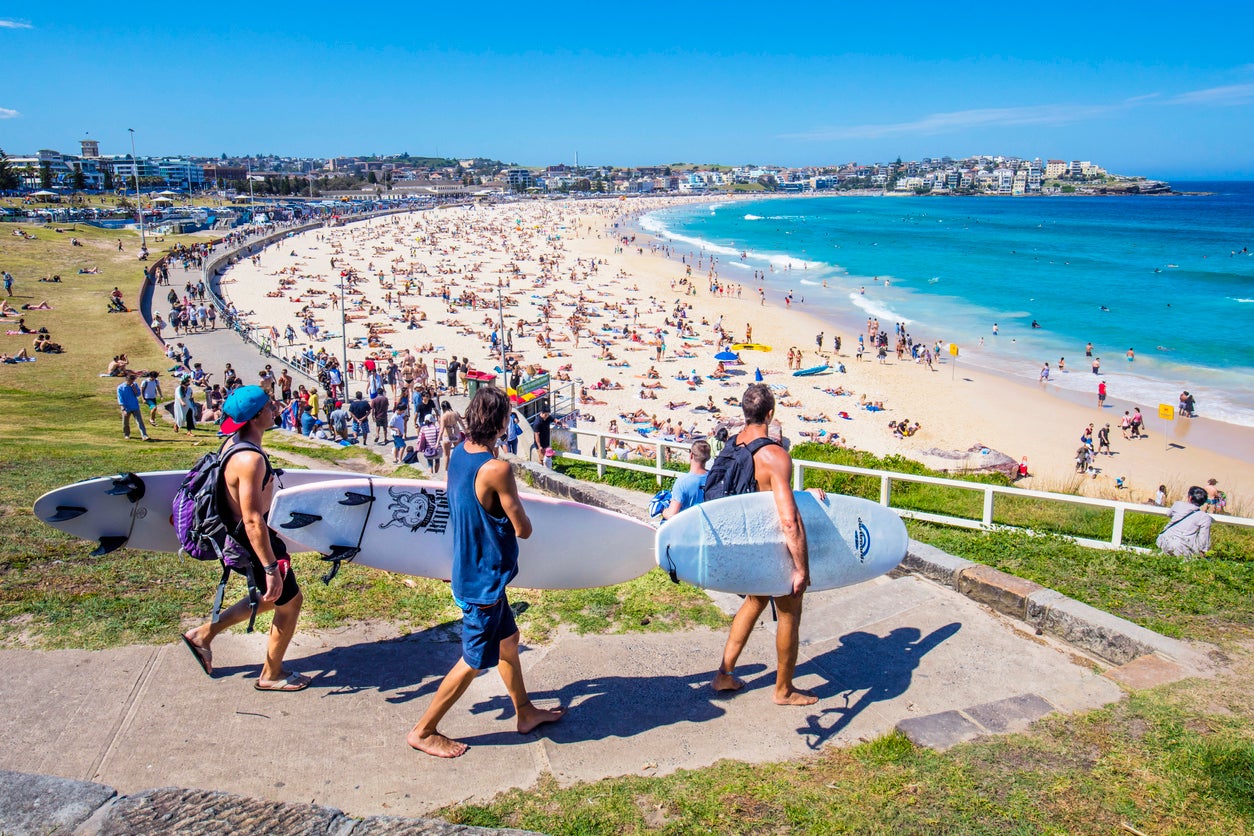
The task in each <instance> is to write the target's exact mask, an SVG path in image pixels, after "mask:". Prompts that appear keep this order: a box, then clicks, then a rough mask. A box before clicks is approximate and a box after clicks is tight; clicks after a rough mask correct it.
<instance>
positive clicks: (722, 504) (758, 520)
mask: <svg viewBox="0 0 1254 836" xmlns="http://www.w3.org/2000/svg"><path fill="white" fill-rule="evenodd" d="M794 496H795V497H796V499H797V509H798V510H799V511H800V512H801V520H802V523H803V525H804V526H805V531H806V544H807V547H808V550H809V555H810V589H813V590H815V591H818V590H821V589H835V588H836V587H841V586H852V585H853V584H857V583H862V582H863V581H868V580H870V579H871V578H874V577H877V576H879V575H883V574H884V573H885V572H889V571H891V570H892V569H893V568H894V567H896V566H897V564H899V563H900V562H901V561H902V559H903V558H904V557H905V556H906V546H907V543H908V538H907V536H906V526H905V524H904V523H902V521H901V519H900V518H899V517H898V516H897V515H896V514H894V513H893V512H892V511H890V510H888V509H887V508H884V507H882V506H880V505H877V504H875V503H874V502H869V501H867V500H865V499H858V498H856V497H849V496H839V495H835V494H828V495H827V498H826V499H825V500H820V499H819V498H818V497H817V496H816V495H815V494H813V493H810V492H808V491H795V492H794ZM657 561H658V565H659V566H661V567H662V568H663V569H664V570H666V571H667V572H670V573H671V577H672V578H675V579H678V580H683V581H687V582H688V583H690V584H693V585H694V586H699V587H702V588H704V589H713V590H717V591H720V592H733V593H736V594H738V595H787V594H788V593H789V592H791V578H792V558H791V557H790V556H789V554H788V549H787V547H786V546H785V545H784V534H783V530H782V529H781V528H780V525H779V516H778V514H777V512H776V510H775V498H774V495H772V494H770V493H751V494H742V495H740V496H729V497H724V498H723V499H715V500H712V501H710V502H704V503H702V504H700V505H694V506H693V507H691V508H688V509H686V510H684V511H682V512H680V513H679V514H677V515H675V516H674V517H672V518H671V519H670V520H668V521H667V522H666V523H664V524H663V525H662V527H661V528H659V529H658V531H657Z"/></svg>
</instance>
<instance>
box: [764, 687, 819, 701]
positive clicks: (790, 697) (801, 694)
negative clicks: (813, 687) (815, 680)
mask: <svg viewBox="0 0 1254 836" xmlns="http://www.w3.org/2000/svg"><path fill="white" fill-rule="evenodd" d="M774 700H775V704H776V705H814V704H815V703H816V702H818V701H819V698H818V697H817V696H815V694H814V692H813V691H802V690H801V689H800V688H789V689H788V693H787V694H786V695H785V696H784V697H782V698H781V697H780V696H779V695H776V696H775V697H774Z"/></svg>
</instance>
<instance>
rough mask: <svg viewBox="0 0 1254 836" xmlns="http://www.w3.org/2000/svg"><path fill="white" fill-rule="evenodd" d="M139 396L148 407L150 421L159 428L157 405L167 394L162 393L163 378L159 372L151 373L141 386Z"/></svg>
mask: <svg viewBox="0 0 1254 836" xmlns="http://www.w3.org/2000/svg"><path fill="white" fill-rule="evenodd" d="M139 395H140V397H142V398H143V399H144V405H145V406H147V407H148V420H149V421H150V422H151V423H152V425H153V426H154V427H155V426H157V405H158V404H159V403H161V399H162V398H164V397H165V394H164V393H163V392H162V391H161V376H160V375H159V374H158V373H157V372H149V373H148V374H147V376H146V377H145V378H144V382H143V383H141V384H140V385H139Z"/></svg>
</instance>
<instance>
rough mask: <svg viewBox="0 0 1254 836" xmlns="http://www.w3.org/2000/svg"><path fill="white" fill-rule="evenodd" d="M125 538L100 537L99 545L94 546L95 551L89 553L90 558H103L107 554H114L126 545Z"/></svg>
mask: <svg viewBox="0 0 1254 836" xmlns="http://www.w3.org/2000/svg"><path fill="white" fill-rule="evenodd" d="M126 540H127V538H126V537H121V536H117V535H114V536H111V537H101V538H100V544H99V545H97V546H96V549H95V551H93V552H92V553H91V556H92V557H104V556H105V555H106V554H108V553H109V552H115V551H117V550H118V549H120V548H122V547H123V546H125V545H126Z"/></svg>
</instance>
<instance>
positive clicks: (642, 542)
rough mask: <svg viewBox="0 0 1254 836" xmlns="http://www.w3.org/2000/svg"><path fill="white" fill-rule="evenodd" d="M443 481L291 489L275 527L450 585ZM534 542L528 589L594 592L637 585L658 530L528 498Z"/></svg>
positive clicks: (345, 554)
mask: <svg viewBox="0 0 1254 836" xmlns="http://www.w3.org/2000/svg"><path fill="white" fill-rule="evenodd" d="M445 488H446V485H445V484H444V483H443V482H421V481H416V480H410V479H392V478H387V479H383V478H380V479H376V478H369V477H366V478H359V479H356V480H349V481H347V482H336V483H334V484H322V485H320V484H310V485H304V486H301V487H297V488H285V489H283V490H281V491H279V492H278V493H276V494H275V496H274V502H273V504H272V505H271V506H270V525H271V526H272V527H273V528H274V529H275V530H276V531H278V532H280V533H281V534H283V536H284V537H285V538H287V539H291V540H294V541H295V542H296V543H297V544H298V548H302V549H309V550H312V551H317V552H321V553H323V554H324V555H328V556H330V557H331V558H337V557H338V558H341V559H343V560H348V561H352V562H353V563H358V564H361V565H363V566H370V567H373V568H375V569H383V570H385V571H389V572H401V573H404V574H406V575H415V576H417V577H422V578H436V579H438V580H449V578H450V576H451V575H452V571H453V532H452V530H451V529H450V528H449V526H448V523H449V506H448V496H447V494H446V493H445ZM522 501H523V507H524V508H525V509H526V511H527V516H528V517H529V518H530V519H531V523H532V528H533V531H532V534H531V536H530V537H529V538H527V539H526V540H519V541H518V546H519V549H518V576H517V577H516V578H514V581H513V582H512V583H511V584H510V586H516V587H522V588H526V589H590V588H593V587H598V586H612V585H613V584H617V583H624V582H626V581H629V580H632V579H633V578H638V577H640V576H641V575H643V574H645V573H646V572H648V571H649V570H650V569H652V568H653V567H654V565H655V561H654V558H653V529H652V527H650V526H648V525H646V524H645V523H643V522H641V521H639V520H636V519H632V518H631V517H628V516H625V515H623V514H618V513H615V512H614V511H605V510H602V509H600V508H593V507H591V506H588V505H582V504H580V503H578V502H570V501H568V500H563V499H553V498H551V497H547V496H539V495H536V494H522Z"/></svg>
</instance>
